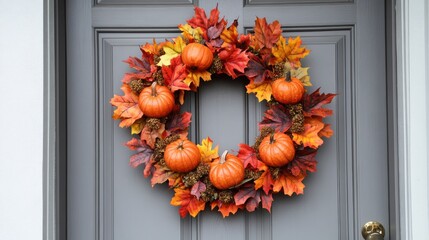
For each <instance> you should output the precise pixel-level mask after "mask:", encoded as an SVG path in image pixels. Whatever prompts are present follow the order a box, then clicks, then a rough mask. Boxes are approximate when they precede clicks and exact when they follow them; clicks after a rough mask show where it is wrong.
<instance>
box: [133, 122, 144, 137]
mask: <svg viewBox="0 0 429 240" xmlns="http://www.w3.org/2000/svg"><path fill="white" fill-rule="evenodd" d="M143 127H144V124H143V122H142V121H139V120H138V121H136V122H135V123H133V125H131V134H140V133H141V131H142V130H143Z"/></svg>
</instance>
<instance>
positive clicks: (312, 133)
mask: <svg viewBox="0 0 429 240" xmlns="http://www.w3.org/2000/svg"><path fill="white" fill-rule="evenodd" d="M324 126H325V124H323V122H321V120H320V119H317V118H305V120H304V131H303V132H300V133H292V135H293V141H294V142H295V143H297V144H302V145H303V146H304V147H311V148H314V149H316V148H318V147H319V146H320V145H322V144H323V140H322V139H321V138H320V137H319V132H320V131H321V130H322V129H323V127H324Z"/></svg>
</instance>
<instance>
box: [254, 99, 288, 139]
mask: <svg viewBox="0 0 429 240" xmlns="http://www.w3.org/2000/svg"><path fill="white" fill-rule="evenodd" d="M258 125H259V129H263V128H265V127H269V128H273V129H274V130H276V131H277V132H283V133H284V132H286V131H287V130H288V129H289V128H290V127H291V126H292V119H291V118H290V116H289V111H288V110H287V109H286V108H285V107H284V106H283V105H281V104H276V105H273V106H272V107H271V108H269V109H268V110H267V111H265V113H264V118H263V119H262V121H261V122H260V123H259V124H258Z"/></svg>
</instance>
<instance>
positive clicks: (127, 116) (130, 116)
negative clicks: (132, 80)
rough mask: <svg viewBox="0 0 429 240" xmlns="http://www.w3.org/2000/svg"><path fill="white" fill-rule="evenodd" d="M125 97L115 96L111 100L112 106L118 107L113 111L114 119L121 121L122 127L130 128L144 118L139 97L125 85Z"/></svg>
mask: <svg viewBox="0 0 429 240" xmlns="http://www.w3.org/2000/svg"><path fill="white" fill-rule="evenodd" d="M121 89H122V91H123V92H124V96H118V95H114V96H113V98H112V99H110V104H112V105H113V106H115V107H117V108H116V110H115V111H113V116H112V117H113V119H115V120H117V119H121V122H120V123H119V126H120V127H122V128H123V127H129V126H131V125H133V123H134V122H135V121H137V120H138V119H140V118H141V117H143V112H142V111H141V110H140V107H139V104H138V101H139V97H138V96H137V95H136V94H135V93H134V92H133V91H132V90H131V88H130V86H128V85H127V84H123V85H122V87H121Z"/></svg>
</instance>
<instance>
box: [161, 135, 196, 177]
mask: <svg viewBox="0 0 429 240" xmlns="http://www.w3.org/2000/svg"><path fill="white" fill-rule="evenodd" d="M200 159H201V153H200V150H199V149H198V147H197V145H195V143H193V142H191V141H189V140H187V139H178V140H176V141H174V142H172V143H170V144H168V145H167V147H165V151H164V160H165V163H166V164H167V166H168V167H169V168H170V169H171V170H173V171H175V172H180V173H186V172H190V171H192V170H194V169H195V168H196V167H197V166H198V165H199V164H200Z"/></svg>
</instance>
